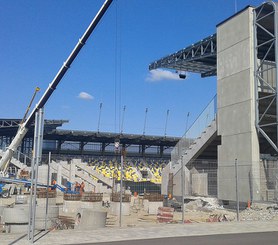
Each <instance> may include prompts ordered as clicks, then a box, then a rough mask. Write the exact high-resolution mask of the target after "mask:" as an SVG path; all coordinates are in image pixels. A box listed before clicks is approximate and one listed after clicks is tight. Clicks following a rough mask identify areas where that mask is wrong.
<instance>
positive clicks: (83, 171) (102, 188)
mask: <svg viewBox="0 0 278 245" xmlns="http://www.w3.org/2000/svg"><path fill="white" fill-rule="evenodd" d="M73 161H74V160H73ZM59 164H60V165H61V175H62V177H63V178H66V179H67V180H71V178H70V175H71V171H70V164H68V162H59V163H56V162H54V161H52V162H51V164H50V167H51V168H52V170H54V172H56V173H57V172H58V165H59ZM72 164H74V165H75V171H74V173H75V181H78V182H79V183H80V182H82V181H84V182H85V183H87V184H89V185H91V186H93V188H94V189H95V192H104V193H107V192H111V190H109V189H110V188H111V187H112V180H110V182H109V181H108V180H104V179H103V178H104V177H103V176H99V174H98V173H94V171H91V169H90V168H89V167H87V166H86V165H85V164H83V163H79V162H78V160H76V162H74V163H72ZM98 177H100V178H101V180H100V179H99V178H98ZM102 177H103V178H102ZM107 183H109V184H107Z"/></svg>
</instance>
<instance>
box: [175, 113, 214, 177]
mask: <svg viewBox="0 0 278 245" xmlns="http://www.w3.org/2000/svg"><path fill="white" fill-rule="evenodd" d="M216 137H217V123H216V120H215V119H214V120H213V121H212V122H211V124H210V125H209V126H208V127H207V128H206V129H205V130H204V131H203V132H202V133H201V135H200V136H199V137H198V138H196V139H195V140H194V141H193V142H192V144H191V145H190V146H189V147H188V148H187V149H186V151H185V152H184V154H183V161H184V162H185V165H186V164H187V163H189V162H190V161H191V160H194V159H196V158H198V156H199V155H201V154H202V152H203V151H204V150H205V149H206V148H207V147H208V146H209V145H210V144H211V142H212V141H214V140H215V138H216ZM179 165H180V164H179ZM179 169H180V168H179V167H175V173H174V175H175V174H176V173H177V172H178V171H179Z"/></svg>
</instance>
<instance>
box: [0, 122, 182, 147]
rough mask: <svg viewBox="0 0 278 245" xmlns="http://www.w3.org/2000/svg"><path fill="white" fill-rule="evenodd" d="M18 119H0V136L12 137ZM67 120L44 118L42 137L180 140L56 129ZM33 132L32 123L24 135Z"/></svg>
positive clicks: (172, 142) (154, 141) (137, 141)
mask: <svg viewBox="0 0 278 245" xmlns="http://www.w3.org/2000/svg"><path fill="white" fill-rule="evenodd" d="M20 122H21V120H20V119H0V136H8V137H14V136H15V134H16V132H17V130H18V126H19V124H20ZM67 122H69V121H68V120H45V124H44V139H46V140H61V141H80V142H81V141H82V142H102V143H107V144H108V143H109V144H110V143H114V142H115V139H118V140H120V142H121V144H123V145H129V144H139V145H149V146H151V145H155V146H164V147H172V146H175V145H176V144H177V142H178V141H179V140H180V138H179V137H169V136H166V137H165V136H151V135H139V134H119V133H110V132H94V131H81V130H63V129H57V127H60V126H62V125H63V124H64V123H67ZM32 134H34V125H32V126H31V128H30V130H29V131H28V134H27V135H26V137H31V136H32Z"/></svg>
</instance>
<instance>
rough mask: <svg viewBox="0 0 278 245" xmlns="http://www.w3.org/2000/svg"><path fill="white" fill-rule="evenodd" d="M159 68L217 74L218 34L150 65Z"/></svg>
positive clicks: (204, 75)
mask: <svg viewBox="0 0 278 245" xmlns="http://www.w3.org/2000/svg"><path fill="white" fill-rule="evenodd" d="M157 68H167V69H174V70H177V71H187V72H194V73H200V74H201V76H202V77H208V76H215V75H216V34H214V35H211V36H210V37H207V38H205V39H203V40H201V41H200V42H198V43H195V44H192V45H191V46H189V47H187V48H184V49H182V50H180V51H178V52H176V53H174V54H171V55H169V56H167V57H164V58H162V59H160V60H157V61H155V62H153V63H151V64H150V65H149V70H154V69H157Z"/></svg>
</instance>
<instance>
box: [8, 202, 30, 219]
mask: <svg viewBox="0 0 278 245" xmlns="http://www.w3.org/2000/svg"><path fill="white" fill-rule="evenodd" d="M28 212H29V209H28V206H23V205H20V206H15V207H14V208H4V214H3V220H4V222H5V223H15V224H24V223H28V221H29V216H28Z"/></svg>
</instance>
